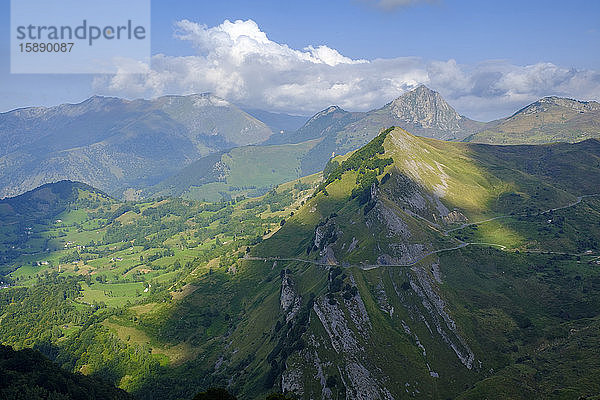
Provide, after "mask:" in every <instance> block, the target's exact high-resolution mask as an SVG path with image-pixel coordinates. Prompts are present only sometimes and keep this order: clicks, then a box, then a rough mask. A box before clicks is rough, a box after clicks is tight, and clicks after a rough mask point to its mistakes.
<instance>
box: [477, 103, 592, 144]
mask: <svg viewBox="0 0 600 400" xmlns="http://www.w3.org/2000/svg"><path fill="white" fill-rule="evenodd" d="M599 117H600V104H598V103H597V102H595V101H589V102H585V101H577V100H572V99H565V98H560V97H544V98H543V99H540V100H538V101H536V102H535V103H532V104H530V105H528V106H527V107H525V108H523V109H521V110H519V111H517V112H516V113H515V114H513V115H512V116H510V117H508V118H505V119H501V120H498V121H494V122H491V123H490V124H489V127H486V129H484V130H482V131H481V132H478V133H476V134H474V135H471V136H470V137H468V138H466V141H470V142H478V143H491V144H538V143H551V142H571V143H572V142H579V141H582V140H586V139H589V138H597V137H599V136H600V124H599V123H598V121H599Z"/></svg>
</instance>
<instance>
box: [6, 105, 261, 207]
mask: <svg viewBox="0 0 600 400" xmlns="http://www.w3.org/2000/svg"><path fill="white" fill-rule="evenodd" d="M271 133H272V132H271V130H270V129H269V128H268V127H267V126H266V125H265V124H264V123H262V122H260V121H258V120H257V119H255V118H254V117H252V116H250V115H249V114H247V113H245V112H243V111H242V110H240V109H238V108H237V107H236V106H234V105H232V104H229V103H228V102H226V101H225V100H222V99H219V98H218V97H215V96H212V95H210V94H202V95H191V96H164V97H160V98H157V99H154V100H132V101H128V100H123V99H118V98H106V97H98V96H95V97H92V98H90V99H88V100H86V101H84V102H82V103H79V104H64V105H61V106H57V107H50V108H43V107H35V108H25V109H19V110H14V111H10V112H7V113H2V114H0V166H1V170H2V173H1V174H0V187H2V190H1V191H0V197H5V196H9V195H16V194H20V193H23V192H25V191H27V190H30V189H33V188H35V187H37V186H40V185H42V184H44V183H48V182H55V181H58V180H61V179H72V180H78V181H82V182H86V183H88V184H91V185H94V186H95V187H98V188H100V189H102V190H105V191H107V192H110V193H113V194H117V195H121V193H122V192H123V191H124V190H125V189H127V188H137V187H141V186H148V185H152V184H155V183H157V182H158V181H160V179H161V178H165V177H166V176H168V175H169V174H172V173H174V172H175V171H177V170H179V169H180V168H181V167H182V166H185V165H186V164H189V163H190V162H192V161H194V160H196V159H198V158H200V157H201V156H204V155H207V154H209V153H211V152H215V151H221V150H225V149H230V148H232V147H236V146H244V145H248V144H255V143H260V142H263V141H264V140H266V139H267V138H268V137H269V136H270V135H271Z"/></svg>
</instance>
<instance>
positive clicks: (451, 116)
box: [369, 85, 483, 140]
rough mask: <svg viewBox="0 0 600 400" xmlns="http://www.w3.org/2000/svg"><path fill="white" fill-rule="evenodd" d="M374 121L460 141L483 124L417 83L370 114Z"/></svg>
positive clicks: (421, 134)
mask: <svg viewBox="0 0 600 400" xmlns="http://www.w3.org/2000/svg"><path fill="white" fill-rule="evenodd" d="M369 114H370V115H369V117H370V118H371V119H372V120H373V121H374V122H379V121H381V122H379V124H382V123H383V125H384V126H394V125H396V126H399V127H401V128H403V129H405V130H407V131H409V132H411V133H413V134H414V135H418V136H424V137H432V138H436V139H441V140H460V139H463V138H464V137H466V136H467V135H468V134H469V133H472V132H474V131H476V130H477V129H478V128H480V127H481V126H482V125H483V124H482V123H480V122H476V121H473V120H471V119H469V118H467V117H465V116H462V115H459V114H458V113H457V112H456V111H455V110H454V108H452V106H450V105H449V104H448V103H447V102H446V100H444V98H443V97H442V96H441V95H440V94H439V93H438V92H436V91H433V90H431V89H429V88H427V87H426V86H425V85H420V86H418V87H417V88H415V89H414V90H411V91H408V92H406V93H405V94H403V95H402V96H400V97H398V98H397V99H395V100H394V101H392V102H391V103H388V104H386V105H385V106H383V107H382V108H380V109H379V110H374V111H371V112H370V113H369Z"/></svg>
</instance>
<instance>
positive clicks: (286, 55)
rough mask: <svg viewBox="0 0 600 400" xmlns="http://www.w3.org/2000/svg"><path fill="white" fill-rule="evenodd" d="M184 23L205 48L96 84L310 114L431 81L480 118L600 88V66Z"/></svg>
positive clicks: (136, 93)
mask: <svg viewBox="0 0 600 400" xmlns="http://www.w3.org/2000/svg"><path fill="white" fill-rule="evenodd" d="M176 28H177V29H176V33H175V37H176V38H178V39H180V40H185V41H188V42H190V44H191V45H192V46H193V47H194V48H195V49H196V50H197V54H196V55H193V56H185V57H173V56H166V55H163V54H158V55H155V56H153V58H152V68H148V69H147V73H145V74H130V73H128V70H129V69H130V65H128V64H127V62H126V61H124V60H121V61H120V62H119V65H120V70H119V71H120V72H119V73H117V74H115V75H110V76H99V77H97V78H96V79H95V81H94V84H95V88H96V90H97V91H99V92H102V93H104V94H112V95H120V96H125V97H151V96H159V95H163V94H173V93H178V94H190V93H201V92H212V93H214V94H216V95H217V96H220V97H222V98H225V99H227V100H229V101H232V102H235V103H239V104H245V105H250V106H252V107H258V108H265V109H269V110H277V111H287V112H296V113H298V112H302V113H307V114H310V113H314V112H316V111H319V110H321V109H323V108H325V107H327V106H329V105H331V104H336V105H340V106H342V107H344V108H346V109H349V110H368V109H372V108H375V107H379V106H382V105H383V104H385V103H387V102H389V101H390V100H392V99H393V98H395V97H397V96H399V95H401V94H402V93H403V92H405V91H406V90H409V89H412V88H414V87H415V86H417V85H418V84H420V83H424V84H426V85H428V86H429V87H431V88H432V89H435V90H438V91H439V92H440V93H441V94H442V95H443V96H444V97H446V99H447V100H448V101H449V102H450V104H452V105H453V106H454V107H455V108H456V109H457V110H458V111H459V112H461V113H462V114H465V115H468V116H469V117H472V118H479V119H492V118H496V117H499V116H503V115H506V114H509V113H511V112H513V111H515V110H516V109H518V108H520V107H522V106H524V105H526V104H527V103H528V102H531V101H535V100H536V99H538V98H539V97H542V96H546V95H560V96H570V97H575V98H580V99H599V98H600V73H599V72H597V71H590V70H574V69H569V68H563V67H559V66H556V65H554V64H551V63H538V64H534V65H529V66H516V65H512V64H510V63H508V62H506V61H486V62H483V63H480V64H478V65H460V64H458V63H457V62H456V61H455V60H448V61H425V60H423V59H421V58H416V57H400V58H391V59H375V60H361V59H351V58H349V57H346V56H344V55H342V54H340V53H339V52H338V51H337V50H335V49H332V48H330V47H327V46H325V45H319V46H307V47H306V48H304V49H301V50H298V49H293V48H290V47H289V46H287V45H286V44H280V43H277V42H274V41H272V40H270V39H269V38H268V37H267V35H266V34H265V33H264V32H262V31H261V30H260V28H259V27H258V25H257V24H256V23H255V22H254V21H252V20H248V21H234V22H231V21H225V22H223V23H222V24H221V25H219V26H216V27H210V28H209V27H207V26H205V25H200V24H197V23H194V22H190V21H187V20H183V21H179V22H178V23H177V25H176Z"/></svg>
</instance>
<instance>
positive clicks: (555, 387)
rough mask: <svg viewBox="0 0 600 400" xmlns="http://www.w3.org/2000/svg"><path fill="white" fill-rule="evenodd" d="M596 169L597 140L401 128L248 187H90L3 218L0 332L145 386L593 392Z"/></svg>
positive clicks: (498, 394)
mask: <svg viewBox="0 0 600 400" xmlns="http://www.w3.org/2000/svg"><path fill="white" fill-rule="evenodd" d="M65 185H66V186H67V187H68V186H69V185H68V184H65ZM71 185H76V184H75V183H71ZM599 187H600V141H598V140H596V139H589V140H585V141H582V142H579V143H575V144H568V143H555V144H548V145H516V146H494V145H487V144H475V143H463V142H444V141H439V140H435V139H431V138H424V137H418V136H414V135H411V134H409V133H408V132H406V131H404V130H402V129H400V128H395V129H387V130H385V131H380V132H379V134H376V135H375V138H374V139H373V140H372V141H370V142H369V143H368V144H367V145H365V146H363V147H361V148H359V149H357V150H356V151H354V152H351V153H349V154H346V155H343V156H336V157H334V158H333V159H332V160H331V161H330V162H329V163H328V164H327V166H326V168H325V170H324V171H323V175H322V178H321V175H315V176H311V177H305V178H301V179H300V180H296V181H292V182H289V183H286V184H282V185H280V186H279V187H277V188H276V189H274V190H270V191H269V192H268V193H266V194H265V195H263V196H261V197H258V198H253V199H237V200H231V201H226V202H223V201H221V202H213V203H206V202H197V201H193V200H187V199H181V198H161V199H159V200H157V201H148V200H146V201H142V202H135V203H133V202H126V203H125V202H119V201H114V200H112V201H111V200H109V199H106V200H103V199H101V198H99V199H97V200H89V201H85V200H84V199H85V198H86V196H87V193H88V191H87V190H78V193H82V195H81V196H78V197H77V199H79V200H75V198H73V200H72V201H70V202H69V203H68V204H69V207H66V208H64V209H62V208H61V209H60V210H59V209H57V211H60V214H58V215H55V216H53V217H52V218H46V219H45V220H44V221H41V223H39V224H31V225H29V224H30V223H31V221H29V220H27V221H26V220H24V218H28V216H27V215H14V216H13V218H14V219H12V220H6V219H4V218H3V219H0V228H1V229H0V234H2V235H3V238H4V239H3V241H2V242H3V243H6V245H7V246H9V247H12V246H15V248H14V249H13V250H14V251H16V252H17V253H19V252H20V254H16V256H17V258H12V259H10V261H9V262H7V263H5V264H4V265H3V268H2V271H5V272H6V274H7V275H8V276H7V278H8V279H9V281H10V282H12V284H11V286H10V287H8V288H4V289H0V319H1V321H2V324H0V341H2V342H4V343H8V344H11V345H13V346H33V345H35V344H37V343H42V344H44V346H43V348H45V349H46V351H45V353H46V352H47V353H48V354H50V355H51V356H52V359H55V360H56V361H57V362H59V364H60V365H64V366H66V368H69V369H70V370H78V371H82V372H85V373H86V374H89V375H91V376H95V377H102V378H104V379H106V380H107V381H109V382H111V383H115V384H116V385H118V386H119V387H121V388H124V389H126V390H128V391H129V392H131V393H132V394H134V395H136V396H138V397H139V398H141V399H179V398H192V397H193V396H194V394H196V393H198V392H202V391H205V390H206V389H207V388H209V387H225V388H227V390H228V391H229V392H231V393H233V394H234V395H236V396H237V397H238V398H248V399H260V398H264V397H265V396H266V395H267V394H268V393H271V392H286V391H287V392H291V393H290V394H293V395H294V396H296V397H298V398H301V399H310V398H327V399H335V398H348V399H361V400H363V399H365V400H366V399H400V398H404V397H407V396H410V397H414V398H422V399H430V398H436V399H446V398H459V399H476V398H503V397H505V398H514V399H532V398H533V399H538V398H539V399H553V398H557V399H558V398H586V397H588V398H590V397H593V396H594V395H595V394H596V393H599V392H600V384H599V382H600V380H598V376H600V365H599V364H598V362H597V360H598V359H599V357H600V346H598V337H600V314H599V312H598V310H600V290H599V288H600V270H599V269H598V257H600V251H599V249H600V196H598V193H597V192H598V188H599ZM56 191H57V190H52V192H56ZM64 191H65V190H59V192H64ZM33 193H35V191H34V192H33ZM38 197H39V196H33V195H30V196H29V197H27V198H25V197H24V198H22V201H23V202H29V201H30V200H33V199H35V198H38ZM14 202H15V201H13V203H14ZM34 202H35V201H34ZM28 208H31V206H28ZM61 210H62V211H61ZM59 219H60V222H59V221H58V220H59ZM27 227H29V228H31V229H29V230H28V229H26V228H27ZM10 229H13V230H10ZM24 230H26V231H28V232H30V233H26V232H23V231H24ZM19 235H20V236H19ZM19 238H20V239H19ZM45 240H49V242H45ZM47 244H50V247H48V246H47ZM65 245H66V246H65ZM17 248H18V249H17ZM46 249H48V250H46ZM8 272H10V273H8Z"/></svg>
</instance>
